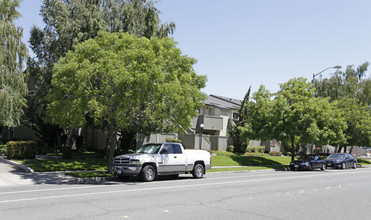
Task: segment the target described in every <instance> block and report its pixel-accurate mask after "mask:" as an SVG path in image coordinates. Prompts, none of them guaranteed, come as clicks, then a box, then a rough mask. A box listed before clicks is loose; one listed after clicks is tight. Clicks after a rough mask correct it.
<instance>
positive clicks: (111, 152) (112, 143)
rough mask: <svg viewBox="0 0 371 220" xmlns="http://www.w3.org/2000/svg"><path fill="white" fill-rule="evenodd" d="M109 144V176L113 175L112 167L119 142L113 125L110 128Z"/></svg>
mask: <svg viewBox="0 0 371 220" xmlns="http://www.w3.org/2000/svg"><path fill="white" fill-rule="evenodd" d="M109 127H110V128H109V132H108V134H109V143H108V150H109V156H108V169H107V172H108V173H109V174H112V173H113V170H112V167H113V156H114V152H115V149H116V145H117V141H116V134H117V132H115V130H114V128H113V125H110V126H109Z"/></svg>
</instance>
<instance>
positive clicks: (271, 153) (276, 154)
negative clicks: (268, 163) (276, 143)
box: [269, 151, 282, 156]
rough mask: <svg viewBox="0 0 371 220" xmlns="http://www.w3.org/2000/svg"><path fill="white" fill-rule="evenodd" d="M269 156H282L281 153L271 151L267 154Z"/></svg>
mask: <svg viewBox="0 0 371 220" xmlns="http://www.w3.org/2000/svg"><path fill="white" fill-rule="evenodd" d="M269 155H271V156H282V152H277V151H272V152H269Z"/></svg>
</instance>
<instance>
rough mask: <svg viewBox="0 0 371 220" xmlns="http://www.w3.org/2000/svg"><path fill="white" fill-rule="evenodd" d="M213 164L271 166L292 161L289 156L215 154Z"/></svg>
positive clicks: (212, 158) (212, 159)
mask: <svg viewBox="0 0 371 220" xmlns="http://www.w3.org/2000/svg"><path fill="white" fill-rule="evenodd" d="M211 163H212V166H271V165H285V164H289V163H290V158H289V157H277V156H270V155H267V154H265V155H264V156H246V155H237V154H231V155H219V154H217V155H213V156H211Z"/></svg>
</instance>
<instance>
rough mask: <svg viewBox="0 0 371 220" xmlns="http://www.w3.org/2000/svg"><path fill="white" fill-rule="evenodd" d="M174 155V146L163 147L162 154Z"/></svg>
mask: <svg viewBox="0 0 371 220" xmlns="http://www.w3.org/2000/svg"><path fill="white" fill-rule="evenodd" d="M173 153H174V148H173V145H172V144H165V145H164V146H163V147H162V150H161V154H173Z"/></svg>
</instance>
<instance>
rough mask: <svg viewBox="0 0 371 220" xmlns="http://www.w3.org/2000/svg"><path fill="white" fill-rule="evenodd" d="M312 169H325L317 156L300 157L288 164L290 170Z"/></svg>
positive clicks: (323, 163)
mask: <svg viewBox="0 0 371 220" xmlns="http://www.w3.org/2000/svg"><path fill="white" fill-rule="evenodd" d="M313 169H321V170H325V169H326V163H325V161H324V160H321V159H320V158H319V156H311V155H306V156H301V157H300V159H298V160H294V161H292V162H291V163H290V170H313Z"/></svg>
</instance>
